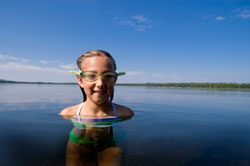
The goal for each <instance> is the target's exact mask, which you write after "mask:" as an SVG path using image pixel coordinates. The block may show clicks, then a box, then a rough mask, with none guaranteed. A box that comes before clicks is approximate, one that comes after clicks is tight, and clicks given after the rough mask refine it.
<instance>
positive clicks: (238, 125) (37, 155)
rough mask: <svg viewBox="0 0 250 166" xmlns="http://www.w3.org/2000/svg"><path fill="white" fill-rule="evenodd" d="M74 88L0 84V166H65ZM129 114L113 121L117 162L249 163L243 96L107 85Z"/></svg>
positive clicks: (77, 96)
mask: <svg viewBox="0 0 250 166" xmlns="http://www.w3.org/2000/svg"><path fill="white" fill-rule="evenodd" d="M81 100H82V96H81V92H80V89H79V87H78V86H75V85H28V84H0V128H1V132H0V147H1V148H0V165H53V166H54V165H58V166H59V165H65V156H66V148H67V142H68V141H69V134H70V131H71V130H72V129H73V128H74V125H73V124H72V122H71V121H69V120H65V119H63V118H62V117H61V116H59V115H58V113H59V112H60V110H61V109H63V108H65V107H67V106H70V105H74V104H78V103H80V102H81ZM114 102H115V103H119V104H122V105H125V106H127V107H130V108H131V109H132V110H134V112H135V116H134V117H133V118H132V119H130V120H128V121H124V122H120V123H115V124H113V126H112V128H113V132H114V137H116V136H121V135H122V138H121V139H120V140H119V141H117V142H116V146H117V147H120V148H121V149H122V151H123V156H122V165H126V166H128V165H132V166H133V165H144V166H150V165H160V166H161V165H162V166H165V165H171V166H172V165H173V166H175V165H180V166H182V165H187V166H193V165H195V166H196V165H201V166H204V165H205V166H206V165H209V166H210V165H211V166H212V165H213V166H216V165H218V166H223V165H225V166H226V165H250V121H249V117H250V91H246V90H216V89H194V88H153V87H125V86H117V87H115V96H114Z"/></svg>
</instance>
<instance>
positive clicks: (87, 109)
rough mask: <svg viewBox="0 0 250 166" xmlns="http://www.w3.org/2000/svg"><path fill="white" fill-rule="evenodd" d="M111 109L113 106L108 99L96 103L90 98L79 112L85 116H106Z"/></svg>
mask: <svg viewBox="0 0 250 166" xmlns="http://www.w3.org/2000/svg"><path fill="white" fill-rule="evenodd" d="M111 110H113V108H112V104H111V103H110V102H109V101H107V102H105V103H103V104H96V103H94V102H92V101H90V100H86V102H84V105H83V108H82V111H81V113H80V114H81V115H87V116H108V115H109V113H110V111H111ZM112 112H113V111H112Z"/></svg>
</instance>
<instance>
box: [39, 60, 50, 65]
mask: <svg viewBox="0 0 250 166" xmlns="http://www.w3.org/2000/svg"><path fill="white" fill-rule="evenodd" d="M40 62H41V63H42V64H44V65H47V64H49V62H48V61H45V60H40Z"/></svg>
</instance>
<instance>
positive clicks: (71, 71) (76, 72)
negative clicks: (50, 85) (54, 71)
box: [69, 70, 82, 75]
mask: <svg viewBox="0 0 250 166" xmlns="http://www.w3.org/2000/svg"><path fill="white" fill-rule="evenodd" d="M81 72H82V71H81V70H79V71H75V70H70V71H69V73H71V74H75V75H80V74H81Z"/></svg>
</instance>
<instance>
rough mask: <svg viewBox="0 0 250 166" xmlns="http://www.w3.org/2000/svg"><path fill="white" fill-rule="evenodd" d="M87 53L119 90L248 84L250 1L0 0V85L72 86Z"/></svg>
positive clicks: (249, 68)
mask: <svg viewBox="0 0 250 166" xmlns="http://www.w3.org/2000/svg"><path fill="white" fill-rule="evenodd" d="M92 49H103V50H107V51H108V52H110V53H111V54H112V55H113V57H114V58H115V60H116V62H117V66H118V71H126V72H127V75H126V76H123V77H120V78H119V81H118V82H120V83H125V82H128V83H133V82H134V83H144V82H157V83H158V82H160V83H164V82H237V83H246V82H247V83H249V82H250V0H60V1H59V0H22V1H20V0H0V79H7V80H16V81H45V82H47V81H50V82H75V81H76V80H75V76H74V75H71V74H69V73H68V72H67V71H68V70H70V69H76V65H75V61H76V59H77V58H78V57H79V56H80V55H81V54H82V53H84V52H86V51H88V50H92Z"/></svg>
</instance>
